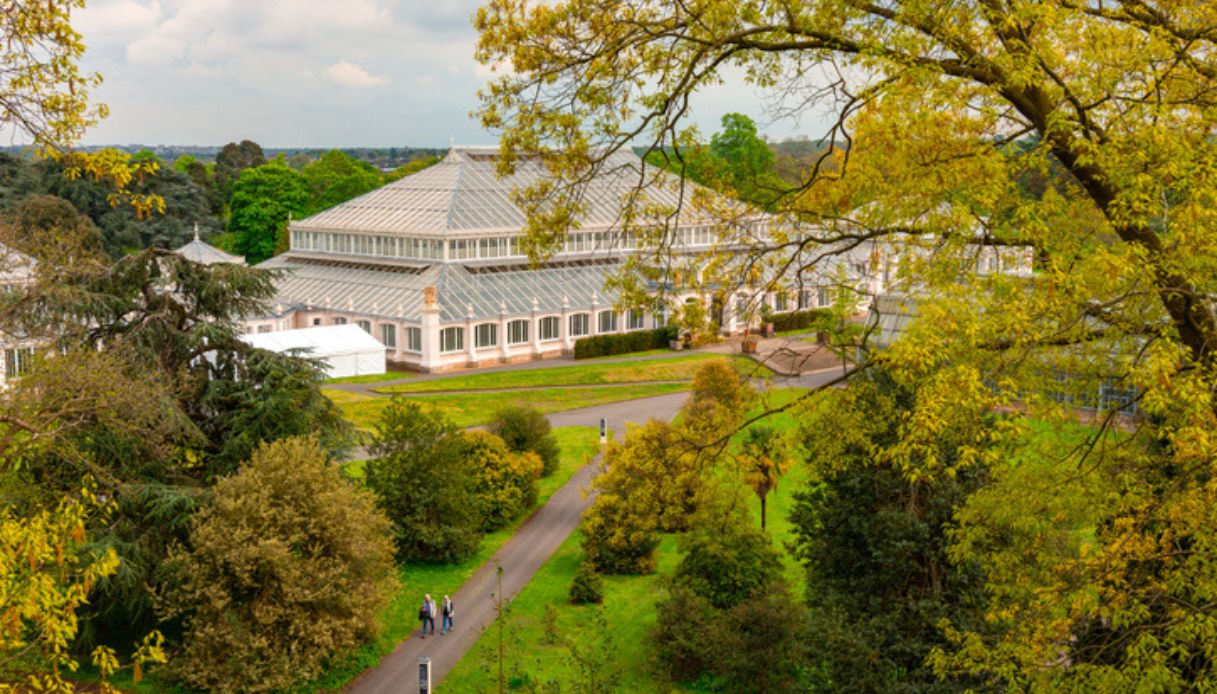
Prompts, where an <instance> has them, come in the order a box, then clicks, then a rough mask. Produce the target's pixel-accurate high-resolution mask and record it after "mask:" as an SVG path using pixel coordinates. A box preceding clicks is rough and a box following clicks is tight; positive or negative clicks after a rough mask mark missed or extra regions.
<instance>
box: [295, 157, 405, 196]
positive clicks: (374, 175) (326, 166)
mask: <svg viewBox="0 0 1217 694" xmlns="http://www.w3.org/2000/svg"><path fill="white" fill-rule="evenodd" d="M300 173H302V174H304V178H305V180H306V181H307V182H308V188H309V192H310V193H311V194H312V203H311V206H310V209H311V210H314V211H319V210H326V209H329V208H331V207H333V206H334V205H337V204H339V203H343V202H346V201H347V200H350V199H351V198H355V197H358V196H360V195H363V194H364V193H367V192H369V191H372V190H376V189H377V188H379V187H380V186H381V185H383V184H384V180H383V179H382V177H381V175H380V172H379V171H377V170H376V167H374V166H372V165H371V164H369V163H367V162H363V161H359V160H358V159H354V158H352V157H349V156H347V155H346V154H343V153H342V152H339V151H338V150H336V149H331V150H330V151H328V152H326V153H325V154H322V155H321V157H320V158H319V159H317V160H316V161H313V162H310V163H308V164H306V165H305V166H304V167H303V168H302V169H300Z"/></svg>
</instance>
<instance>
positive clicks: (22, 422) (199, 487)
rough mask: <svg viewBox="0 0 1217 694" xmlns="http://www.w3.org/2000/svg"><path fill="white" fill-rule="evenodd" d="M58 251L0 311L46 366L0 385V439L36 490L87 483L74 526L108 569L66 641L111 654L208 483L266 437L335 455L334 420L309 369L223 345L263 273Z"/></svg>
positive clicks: (234, 343) (148, 612) (146, 605)
mask: <svg viewBox="0 0 1217 694" xmlns="http://www.w3.org/2000/svg"><path fill="white" fill-rule="evenodd" d="M65 248H70V249H71V252H70V253H65V254H64V255H63V256H56V257H62V258H65V259H67V260H69V261H70V262H54V263H49V262H40V263H39V264H38V265H37V268H36V283H35V284H34V286H32V287H29V288H27V290H26V291H25V292H23V293H20V294H16V295H14V296H13V297H12V298H13V300H12V301H11V302H9V303H6V304H4V305H2V306H0V330H2V331H3V332H4V333H5V334H10V335H11V334H19V335H27V336H30V337H31V338H33V339H36V340H40V341H42V342H43V344H45V345H46V346H47V350H48V352H49V353H51V354H53V355H57V356H55V357H54V358H49V357H48V358H46V359H40V360H35V365H34V369H33V370H32V371H31V372H30V373H29V374H26V375H25V376H23V377H22V378H21V379H19V380H18V381H17V382H16V383H13V384H11V385H9V386H8V387H7V388H6V389H5V391H4V392H3V394H2V395H3V397H0V440H4V441H8V442H10V443H11V444H12V445H13V446H14V448H13V449H12V450H11V451H9V455H12V456H14V460H16V461H19V464H20V467H21V469H22V470H23V471H24V473H23V474H26V475H28V476H29V480H28V481H29V482H30V483H31V485H30V486H31V487H34V488H36V489H38V490H40V493H41V494H42V495H44V496H46V497H49V498H54V497H55V496H62V495H63V494H66V493H69V492H71V490H74V489H76V488H77V487H78V485H79V480H80V478H81V476H82V475H84V474H88V475H90V476H92V477H94V478H95V479H97V480H98V483H99V484H101V485H103V489H104V491H105V492H106V493H107V494H108V495H109V496H110V498H111V499H112V500H113V501H114V502H115V512H114V515H113V517H112V518H111V519H110V520H109V521H108V522H106V523H104V524H99V525H98V526H97V527H95V528H90V531H91V533H92V534H93V538H94V542H96V543H98V544H99V545H100V546H104V547H112V548H114V549H115V550H116V551H117V552H118V555H119V557H120V559H121V560H122V564H121V565H120V568H119V571H118V572H116V573H115V574H114V575H113V576H111V577H107V578H106V579H104V580H102V581H99V582H98V585H97V586H96V588H95V590H94V594H93V598H94V599H93V600H92V601H91V603H90V604H89V605H87V606H84V607H82V608H81V610H80V617H81V629H80V638H79V640H80V641H81V642H82V643H85V644H88V643H93V642H105V643H108V644H110V645H117V646H120V647H124V648H125V647H127V646H128V645H129V644H130V642H131V640H132V638H139V637H141V636H142V635H143V634H145V633H147V631H148V630H150V629H151V628H153V627H154V626H155V625H156V622H155V615H154V612H153V609H152V604H151V596H150V594H149V591H148V588H147V587H148V586H149V585H152V584H154V583H156V578H155V573H156V572H157V571H158V567H159V566H160V565H161V563H162V562H163V560H164V557H165V554H166V552H167V551H168V547H169V546H170V545H171V544H172V543H173V542H175V541H180V540H183V539H184V537H185V533H186V530H187V528H188V524H189V519H190V517H191V516H192V515H193V513H194V512H195V510H196V509H197V507H198V505H199V503H200V500H201V498H202V497H203V496H205V494H206V490H207V488H208V487H209V486H210V485H211V484H212V483H213V482H214V481H215V480H216V479H218V478H220V477H223V476H225V475H228V474H230V473H232V472H233V471H234V470H235V469H236V467H237V465H238V463H239V462H240V461H242V460H243V459H247V458H248V457H249V455H250V453H251V452H252V450H253V449H254V448H256V447H257V446H258V445H259V444H260V443H262V442H263V441H267V440H273V439H277V438H284V437H288V436H294V435H301V434H309V433H312V434H317V435H319V436H320V439H321V441H322V442H323V443H324V444H325V445H326V446H327V447H329V448H330V449H331V450H333V451H335V452H336V453H340V452H341V451H342V450H343V449H344V447H345V446H346V445H347V437H348V435H349V425H348V424H346V423H345V421H344V420H343V419H342V416H341V413H340V412H339V411H338V410H337V408H336V407H335V406H334V404H333V403H332V402H330V401H329V400H328V399H326V398H325V397H324V396H322V395H321V393H320V390H319V384H320V382H321V380H322V379H323V377H324V376H323V373H322V371H321V368H320V365H319V364H317V363H316V362H311V361H309V360H305V359H300V358H297V357H290V356H286V355H279V354H274V353H270V352H264V351H259V350H254V349H252V348H251V347H249V345H247V344H246V343H245V342H243V341H242V340H240V339H239V334H240V328H239V324H238V320H239V318H240V317H241V316H244V315H246V314H247V313H248V312H251V311H256V310H258V309H259V307H260V306H261V305H262V302H263V301H265V299H266V298H267V296H268V295H269V292H270V291H271V285H270V282H269V277H268V275H267V274H266V273H264V272H262V271H258V270H253V269H250V268H244V267H239V266H205V265H199V264H196V263H191V262H189V261H187V260H185V259H183V258H181V257H180V256H178V255H177V254H175V253H171V252H167V251H161V250H156V249H153V250H148V251H144V252H142V253H140V254H137V255H132V256H127V257H124V258H123V259H122V260H120V261H118V262H116V263H113V264H111V263H108V262H106V261H104V260H103V259H100V258H98V257H97V256H96V255H90V254H89V253H87V252H86V251H85V250H84V249H83V248H82V247H81V246H80V245H79V244H77V245H74V246H73V245H71V244H65ZM35 255H36V257H45V256H42V255H40V254H39V253H36V254H35Z"/></svg>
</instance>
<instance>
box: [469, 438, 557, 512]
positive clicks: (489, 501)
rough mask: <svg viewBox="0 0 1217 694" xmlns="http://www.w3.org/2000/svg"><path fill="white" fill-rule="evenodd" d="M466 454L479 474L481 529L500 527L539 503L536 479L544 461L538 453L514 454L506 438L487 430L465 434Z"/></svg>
mask: <svg viewBox="0 0 1217 694" xmlns="http://www.w3.org/2000/svg"><path fill="white" fill-rule="evenodd" d="M464 437H465V444H464V447H463V451H464V455H466V456H468V457H469V468H468V469H470V470H471V471H472V472H473V474H474V475H476V476H477V480H478V482H477V486H476V490H477V496H478V499H479V500H480V506H481V509H482V529H483V530H485V531H491V530H498V529H499V528H502V527H505V526H507V525H509V524H510V523H511V522H512V521H514V520H515V519H517V518H519V517H520V514H521V513H523V512H524V511H525V510H527V509H530V508H532V507H533V506H535V505H536V503H537V480H539V479H540V478H541V468H542V467H543V463H542V462H541V458H540V457H538V456H537V454H536V453H533V452H531V451H527V452H524V453H514V452H512V451H511V450H509V449H508V448H507V444H506V443H504V442H503V439H501V438H499V437H497V436H495V435H494V434H491V433H488V432H485V431H471V432H467V433H465V434H464Z"/></svg>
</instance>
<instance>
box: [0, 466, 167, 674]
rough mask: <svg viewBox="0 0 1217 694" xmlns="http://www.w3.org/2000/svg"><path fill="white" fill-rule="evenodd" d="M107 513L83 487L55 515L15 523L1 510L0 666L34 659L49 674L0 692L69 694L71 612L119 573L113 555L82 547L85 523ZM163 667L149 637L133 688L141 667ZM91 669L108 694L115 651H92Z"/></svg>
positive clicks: (156, 638) (154, 637)
mask: <svg viewBox="0 0 1217 694" xmlns="http://www.w3.org/2000/svg"><path fill="white" fill-rule="evenodd" d="M106 513H107V509H106V504H105V503H103V502H101V501H100V500H99V499H98V498H97V495H96V492H95V489H93V488H92V485H90V484H87V483H86V485H85V486H84V487H83V488H82V489H80V490H79V492H78V495H77V496H76V497H75V498H65V499H63V500H61V501H60V502H59V504H58V505H57V507H56V508H54V509H41V510H38V511H37V512H34V513H30V514H28V515H22V516H17V515H15V514H14V513H13V509H12V508H11V507H8V506H6V507H5V508H3V509H0V587H2V588H3V590H0V619H3V620H4V622H5V624H7V625H8V627H7V628H6V629H4V630H2V631H0V658H3V661H4V662H5V663H8V662H11V661H12V660H17V659H20V658H22V657H28V656H29V654H30V653H31V652H34V653H36V654H37V655H38V657H39V658H41V660H42V663H43V664H45V665H46V666H47V667H48V668H49V670H50V671H49V672H34V673H30V674H28V675H27V676H25V677H22V678H21V680H23V682H21V683H18V682H17V681H16V680H14V681H12V682H10V683H8V684H0V691H4V692H16V691H39V692H40V691H72V686H71V685H69V684H68V683H67V682H65V681H64V680H63V678H62V672H63V671H67V672H72V671H75V670H76V668H77V667H78V665H77V663H76V660H75V659H74V658H73V657H72V654H71V652H70V650H69V645H70V644H71V642H72V640H73V638H74V637H75V635H76V627H77V617H76V611H77V609H78V608H79V606H80V605H81V604H83V603H84V602H86V601H87V600H88V595H89V590H90V588H91V586H92V585H93V584H94V583H95V582H96V581H98V580H99V579H102V578H105V577H106V576H110V575H112V574H113V573H114V572H115V571H117V570H118V566H119V560H118V555H117V554H115V552H114V550H112V549H109V550H104V551H101V552H96V551H94V550H93V549H91V548H89V546H88V538H87V535H86V530H85V528H86V526H87V525H88V523H89V520H90V518H89V517H90V516H91V515H100V516H102V517H103V518H104V516H105V515H106ZM164 660H165V657H164V653H163V651H162V650H161V636H160V634H159V633H156V632H154V633H152V634H150V635H149V636H148V637H146V638H145V639H144V642H143V643H142V644H141V645H140V646H139V647H138V648H137V649H136V651H135V654H134V656H133V659H132V666H133V668H134V679H135V681H136V682H137V683H138V682H139V680H140V678H141V671H142V667H143V665H145V664H147V663H158V662H164ZM91 661H92V662H93V664H94V665H95V666H96V667H97V668H98V670H99V671H100V673H101V676H102V678H103V680H102V685H101V688H102V691H104V692H113V691H115V690H114V689H113V688H111V687H110V686H109V684H108V683H107V682H106V679H107V678H108V677H109V676H110V675H112V674H114V672H115V670H116V669H117V667H118V658H117V656H116V654H115V653H114V651H113V650H112V649H109V648H106V647H104V646H99V647H97V648H96V649H94V650H93V653H92V655H91ZM6 674H9V675H11V674H12V673H11V672H9V673H6Z"/></svg>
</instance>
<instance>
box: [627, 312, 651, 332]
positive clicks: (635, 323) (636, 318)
mask: <svg viewBox="0 0 1217 694" xmlns="http://www.w3.org/2000/svg"><path fill="white" fill-rule="evenodd" d="M646 320H647V314H646V311H643V310H642V309H640V308H632V309H630V311H629V313H628V314H627V316H626V324H625V325H626V330H642V329H643V328H645V327H646Z"/></svg>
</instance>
